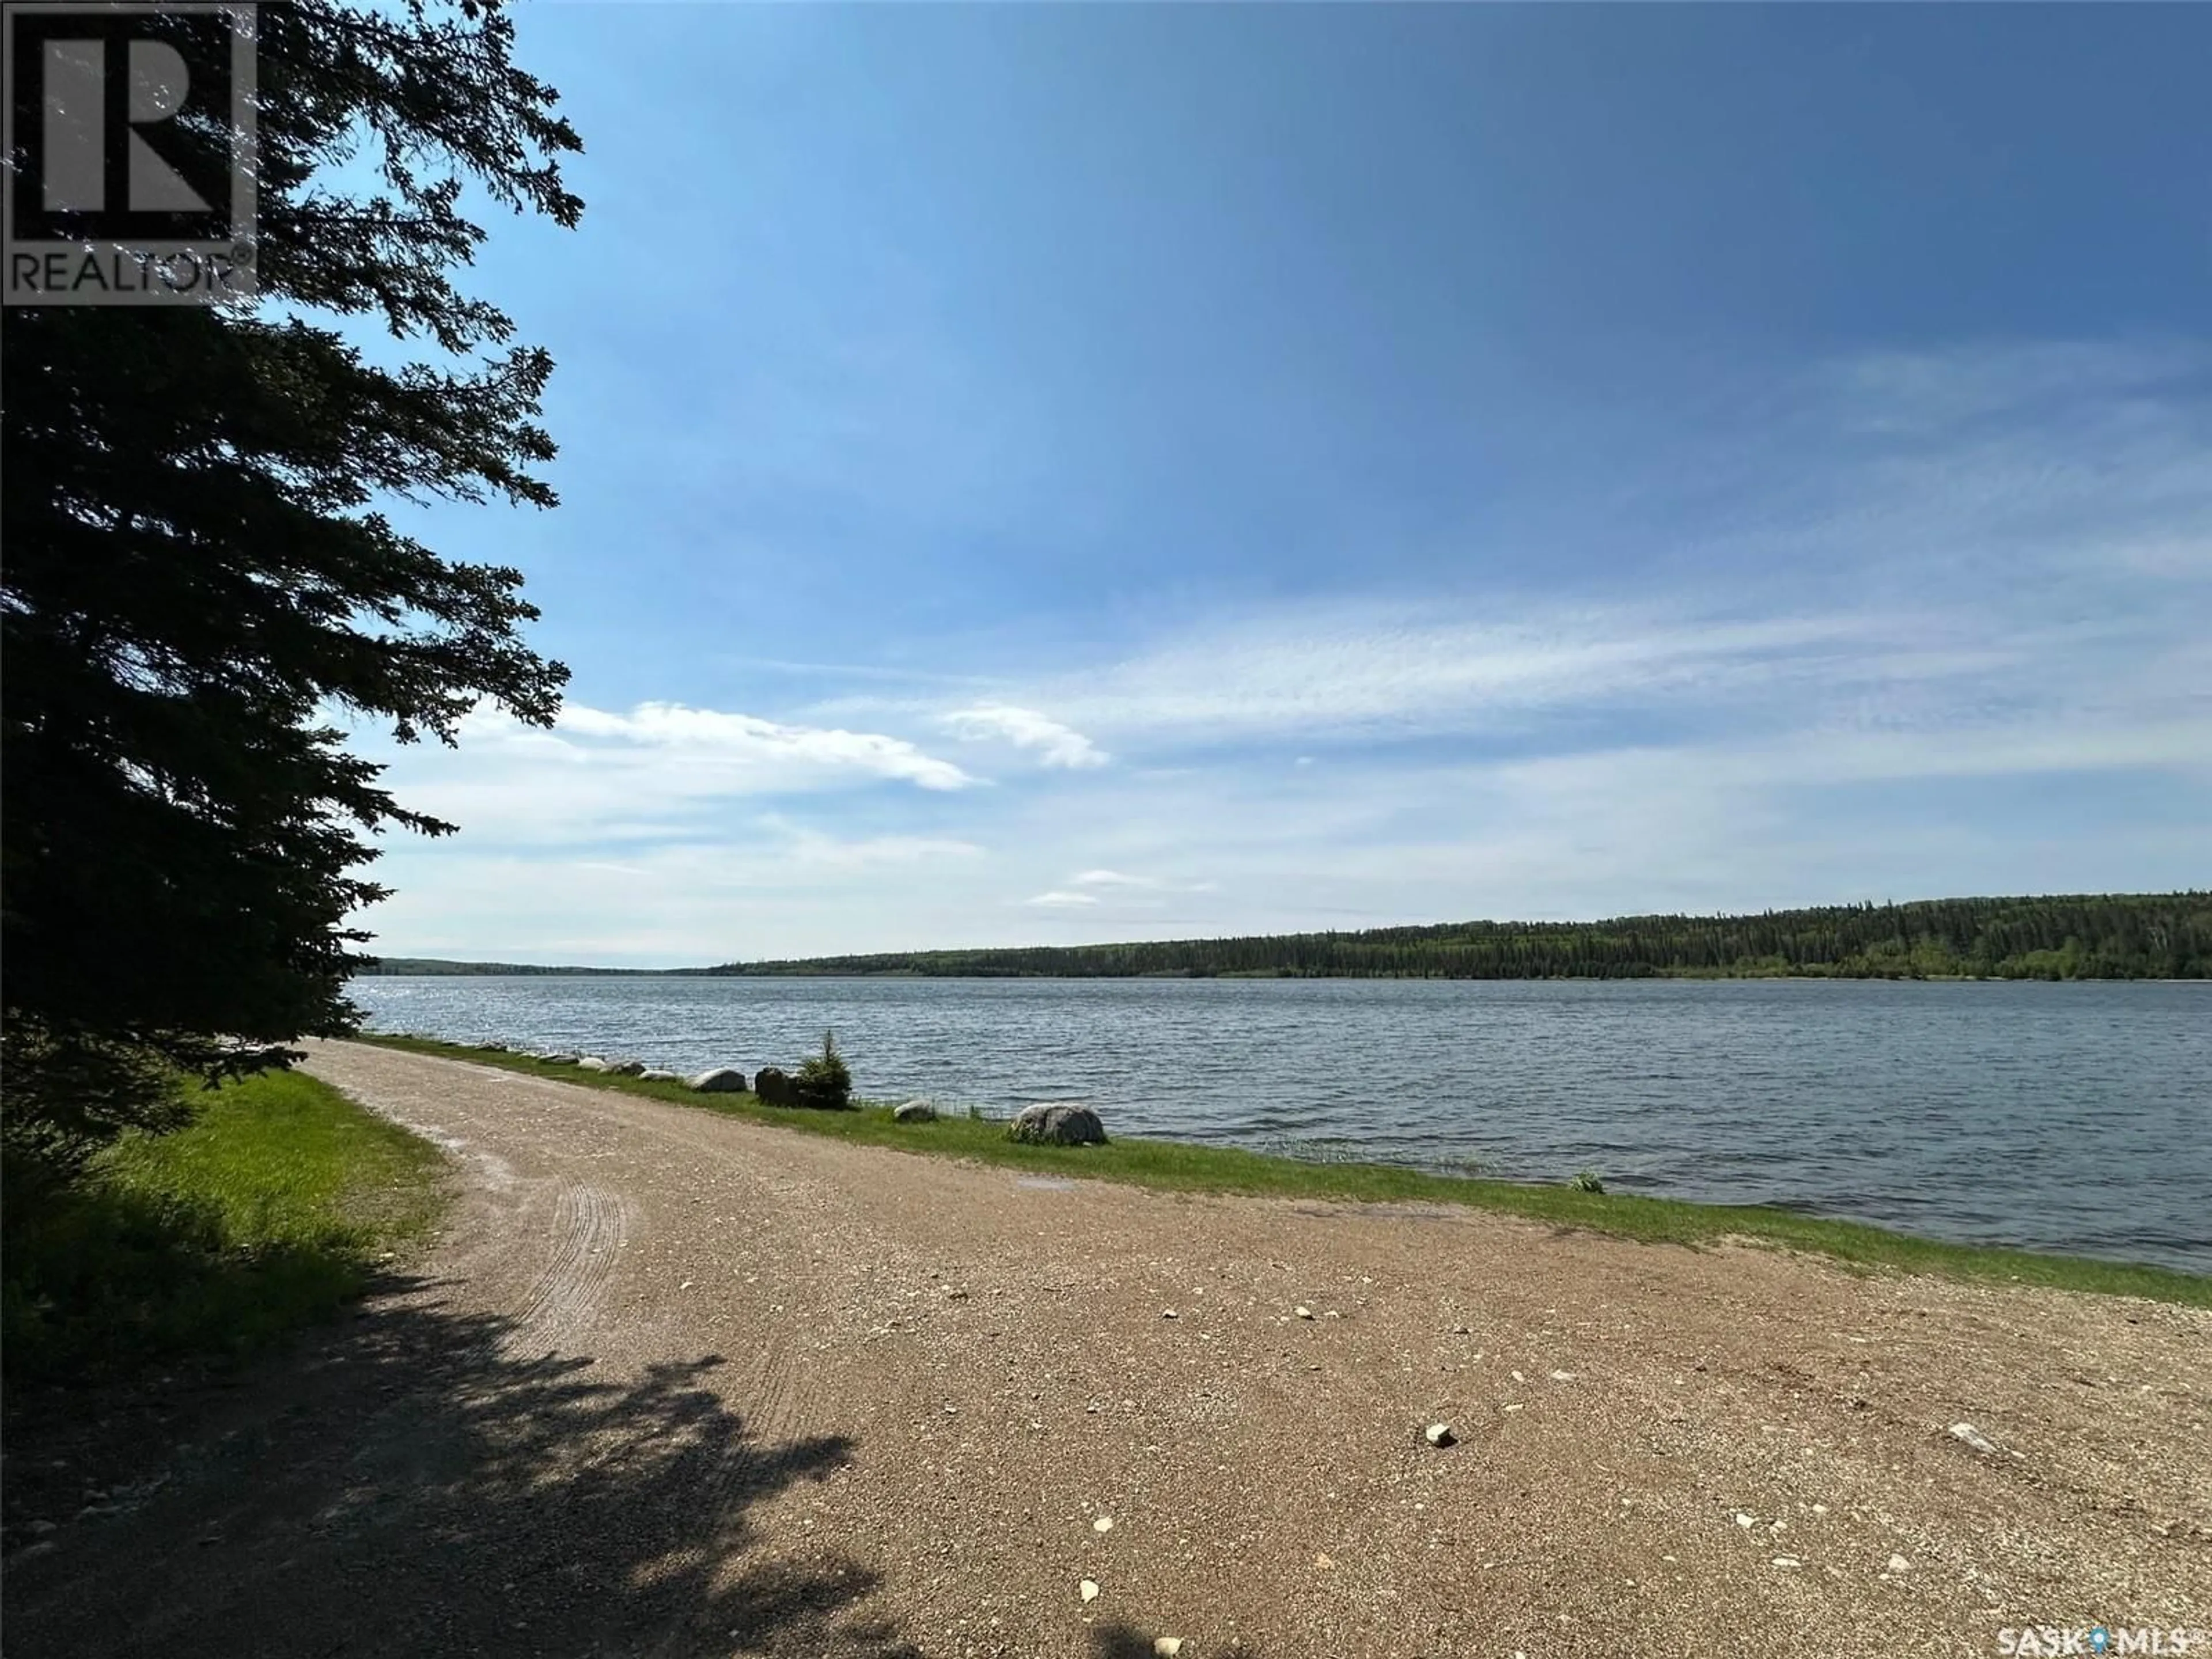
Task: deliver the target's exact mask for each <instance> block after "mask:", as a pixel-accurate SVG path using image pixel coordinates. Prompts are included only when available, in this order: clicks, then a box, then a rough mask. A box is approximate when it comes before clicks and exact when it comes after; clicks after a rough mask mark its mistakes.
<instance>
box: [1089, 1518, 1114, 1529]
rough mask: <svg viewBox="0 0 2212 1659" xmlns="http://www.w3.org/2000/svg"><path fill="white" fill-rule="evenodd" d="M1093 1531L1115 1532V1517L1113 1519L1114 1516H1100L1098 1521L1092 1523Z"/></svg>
mask: <svg viewBox="0 0 2212 1659" xmlns="http://www.w3.org/2000/svg"><path fill="white" fill-rule="evenodd" d="M1113 1530H1114V1517H1113V1516H1110V1515H1102V1516H1099V1517H1098V1518H1097V1520H1096V1521H1093V1522H1091V1531H1093V1532H1111V1531H1113Z"/></svg>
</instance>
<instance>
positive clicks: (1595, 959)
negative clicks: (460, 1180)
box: [704, 892, 2212, 980]
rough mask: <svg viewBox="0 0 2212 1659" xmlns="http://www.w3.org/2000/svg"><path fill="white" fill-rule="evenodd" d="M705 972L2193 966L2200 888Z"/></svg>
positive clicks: (1386, 973)
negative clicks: (2183, 890)
mask: <svg viewBox="0 0 2212 1659" xmlns="http://www.w3.org/2000/svg"><path fill="white" fill-rule="evenodd" d="M704 971H706V972H708V973H712V974H738V975H742V974H758V975H769V974H915V975H951V976H970V977H1020V976H1041V977H1060V978H1092V977H1097V978H1106V977H1130V976H1142V975H1175V976H1184V977H1211V976H1217V975H1257V976H1267V977H1290V978H1304V977H1313V978H1324V977H1326V978H1394V979H1640V978H1650V977H1655V976H1664V975H1680V976H1690V975H1712V976H1718V977H1743V978H1753V977H1763V976H1783V975H1799V976H1809V977H1826V978H1839V979H1844V978H1848V979H1927V978H1942V977H1954V976H1955V977H1974V978H1990V979H2044V980H2062V979H2203V978H2205V977H2207V976H2208V975H2212V892H2186V893H2166V894H2146V895H2116V896H2095V895H2083V896H2069V897H2056V898H1966V899H1929V900H1925V901H1921V902H1914V903H1910V904H1846V905H1829V906H1824V907H1821V908H1817V909H1809V910H1768V911H1764V912H1761V913H1760V914H1759V915H1744V916H1685V915H1668V916H1623V917H1620V918H1617V919H1615V920H1613V921H1587V922H1584V921H1567V922H1518V921H1475V922H1446V923H1443V924H1439V925H1437V926H1434V927H1376V928H1370V929H1367V930H1364V931H1363V932H1358V933H1283V934H1274V935H1260V936H1255V937H1251V938H1241V939H1172V940H1163V941H1158V942H1150V943H1143V944H1133V945H1041V946H1034V947H1025V948H1016V949H991V950H969V951H909V952H900V953H895V954H886V955H878V956H846V957H810V958H807V959H805V960H803V961H788V962H750V963H726V964H725V965H723V966H721V967H719V968H712V969H706V970H704Z"/></svg>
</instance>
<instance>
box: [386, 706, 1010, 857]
mask: <svg viewBox="0 0 2212 1659" xmlns="http://www.w3.org/2000/svg"><path fill="white" fill-rule="evenodd" d="M459 738H460V743H459V748H458V749H457V750H445V749H442V748H438V747H434V746H430V745H422V746H410V747H404V748H402V747H395V746H393V745H391V744H377V743H369V744H365V745H363V747H364V748H365V749H366V750H367V751H368V752H369V753H370V754H371V755H372V756H373V757H375V758H378V759H380V760H384V761H386V763H388V764H389V766H390V768H391V774H390V781H391V783H392V787H393V788H394V789H395V791H396V792H397V793H398V795H399V798H400V799H402V800H404V801H405V802H406V803H407V804H408V805H411V806H414V807H416V808H417V809H419V810H422V811H428V812H430V813H432V814H434V815H435V816H438V817H445V818H448V819H451V820H452V821H453V822H454V823H459V824H460V825H461V826H462V827H463V829H465V831H467V832H468V833H469V834H470V835H471V836H474V837H477V838H478V839H480V840H491V841H501V842H531V843H572V844H573V843H577V842H603V841H613V840H623V841H635V840H646V841H651V840H653V839H657V838H665V837H668V836H684V835H691V834H696V833H697V832H698V830H699V829H700V828H701V826H702V824H705V825H709V826H711V824H712V823H714V820H715V818H716V817H718V816H719V815H720V814H722V813H725V812H726V811H728V810H729V809H730V808H732V806H736V807H738V808H741V809H744V808H747V807H748V806H750V810H753V811H757V810H759V805H760V803H762V802H763V801H765V800H770V799H775V798H779V797H784V796H805V795H817V794H823V793H849V792H851V791H853V790H855V789H858V788H863V787H869V786H875V787H895V788H902V789H918V790H921V791H923V792H925V793H928V794H932V795H939V794H950V793H957V792H959V791H961V790H964V789H967V788H969V787H971V786H973V785H975V784H976V783H978V782H979V781H980V780H978V779H977V778H975V777H974V776H972V775H970V774H969V773H967V772H965V771H963V769H961V768H960V767H958V766H957V765H955V764H954V763H951V761H948V760H945V759H942V758H940V757H937V756H935V755H932V754H930V753H928V752H927V750H923V749H922V748H921V747H920V746H919V745H918V744H915V743H913V742H910V741H908V739H906V738H899V737H894V736H891V735H889V734H887V733H884V732H860V731H851V730H847V729H845V728H843V727H840V726H805V725H793V724H788V723H786V722H782V721H778V720H765V719H763V718H761V717H759V716H757V715H752V714H734V713H727V712H724V711H721V710H717V709H711V708H690V707H687V706H685V705H684V704H681V703H673V702H643V703H639V704H637V705H636V706H635V707H634V708H630V709H629V710H627V711H615V710H609V709H602V708H593V707H592V706H591V705H589V704H584V703H570V704H569V705H568V707H567V708H564V709H563V710H562V714H561V717H560V720H559V721H558V723H557V724H556V725H555V726H553V728H552V729H551V730H550V731H548V730H542V729H539V728H537V727H533V726H524V725H522V724H521V723H520V722H519V721H516V720H512V719H510V718H508V717H507V716H506V715H504V714H500V713H498V712H497V711H496V710H494V709H492V708H479V709H478V710H477V711H476V712H475V713H473V714H470V715H469V716H468V717H467V718H466V719H465V720H463V721H462V723H461V729H460V733H459Z"/></svg>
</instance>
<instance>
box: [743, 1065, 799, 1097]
mask: <svg viewBox="0 0 2212 1659" xmlns="http://www.w3.org/2000/svg"><path fill="white" fill-rule="evenodd" d="M753 1092H754V1093H755V1094H757V1095H758V1096H759V1097H761V1100H762V1102H763V1104H766V1105H769V1106H796V1105H797V1104H799V1090H798V1087H797V1085H794V1084H793V1082H792V1080H791V1073H788V1072H787V1071H785V1070H784V1069H783V1068H782V1067H781V1066H762V1067H761V1068H760V1071H759V1073H757V1075H756V1076H755V1077H754V1079H753Z"/></svg>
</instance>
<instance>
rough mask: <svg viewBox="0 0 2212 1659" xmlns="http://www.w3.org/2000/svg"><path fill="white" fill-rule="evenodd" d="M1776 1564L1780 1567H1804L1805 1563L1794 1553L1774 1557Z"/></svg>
mask: <svg viewBox="0 0 2212 1659" xmlns="http://www.w3.org/2000/svg"><path fill="white" fill-rule="evenodd" d="M1774 1565H1776V1566H1778V1567H1802V1566H1803V1565H1805V1564H1804V1563H1803V1562H1802V1561H1800V1560H1799V1559H1797V1558H1796V1556H1794V1555H1778V1556H1776V1557H1775V1558H1774Z"/></svg>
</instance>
